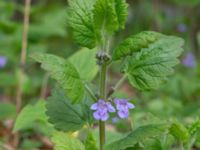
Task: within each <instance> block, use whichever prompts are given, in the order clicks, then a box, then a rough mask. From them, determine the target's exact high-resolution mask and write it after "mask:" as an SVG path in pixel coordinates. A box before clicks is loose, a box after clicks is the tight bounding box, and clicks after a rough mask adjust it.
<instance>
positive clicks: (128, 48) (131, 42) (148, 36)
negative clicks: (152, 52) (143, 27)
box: [112, 31, 163, 60]
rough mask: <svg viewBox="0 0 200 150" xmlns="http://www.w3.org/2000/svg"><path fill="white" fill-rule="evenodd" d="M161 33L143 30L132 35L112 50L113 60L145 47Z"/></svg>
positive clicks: (158, 37)
mask: <svg viewBox="0 0 200 150" xmlns="http://www.w3.org/2000/svg"><path fill="white" fill-rule="evenodd" d="M162 36H163V35H162V34H160V33H157V32H154V31H143V32H141V33H139V34H136V35H132V36H131V37H129V38H127V39H125V40H124V41H123V42H122V43H120V44H119V45H118V46H117V48H116V49H115V50H114V52H113V56H112V58H113V60H119V59H121V58H123V57H126V56H129V55H132V54H133V53H134V52H137V51H140V50H141V49H142V48H147V47H148V46H149V45H150V44H151V43H154V42H156V41H157V40H159V39H160V37H162Z"/></svg>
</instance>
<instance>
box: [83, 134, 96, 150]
mask: <svg viewBox="0 0 200 150" xmlns="http://www.w3.org/2000/svg"><path fill="white" fill-rule="evenodd" d="M85 150H98V148H97V143H96V140H95V139H94V137H93V134H92V133H91V132H89V133H88V135H87V138H86V141H85Z"/></svg>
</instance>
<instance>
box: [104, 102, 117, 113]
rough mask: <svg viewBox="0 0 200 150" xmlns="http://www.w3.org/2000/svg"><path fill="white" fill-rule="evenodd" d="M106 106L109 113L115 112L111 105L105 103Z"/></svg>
mask: <svg viewBox="0 0 200 150" xmlns="http://www.w3.org/2000/svg"><path fill="white" fill-rule="evenodd" d="M106 104H107V108H108V111H109V112H115V108H114V107H113V106H112V105H111V103H109V102H107V103H106Z"/></svg>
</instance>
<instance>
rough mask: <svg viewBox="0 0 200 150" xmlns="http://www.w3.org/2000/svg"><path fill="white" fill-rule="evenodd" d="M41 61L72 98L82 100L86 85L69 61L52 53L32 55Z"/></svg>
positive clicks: (73, 100)
mask: <svg viewBox="0 0 200 150" xmlns="http://www.w3.org/2000/svg"><path fill="white" fill-rule="evenodd" d="M31 57H32V58H34V59H35V60H36V61H37V62H40V63H41V64H42V65H41V66H42V68H43V69H44V70H46V71H48V72H49V74H50V76H51V77H52V78H54V79H55V80H57V81H58V83H59V84H60V85H61V86H62V87H63V88H64V89H65V90H66V91H67V94H68V96H69V98H70V100H71V101H72V102H73V103H75V102H80V101H81V100H82V98H83V95H84V86H83V83H82V81H81V79H80V76H79V73H78V71H77V70H76V68H75V67H74V66H73V65H72V64H71V63H70V62H69V61H68V60H65V59H63V58H60V57H58V56H55V55H51V54H42V53H36V54H34V55H32V56H31Z"/></svg>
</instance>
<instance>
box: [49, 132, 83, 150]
mask: <svg viewBox="0 0 200 150" xmlns="http://www.w3.org/2000/svg"><path fill="white" fill-rule="evenodd" d="M51 140H52V142H53V143H54V149H55V150H85V148H84V145H83V144H82V143H81V141H79V140H78V139H75V138H73V137H70V136H69V135H67V134H66V133H63V132H55V133H54V135H53V137H52V138H51Z"/></svg>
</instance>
